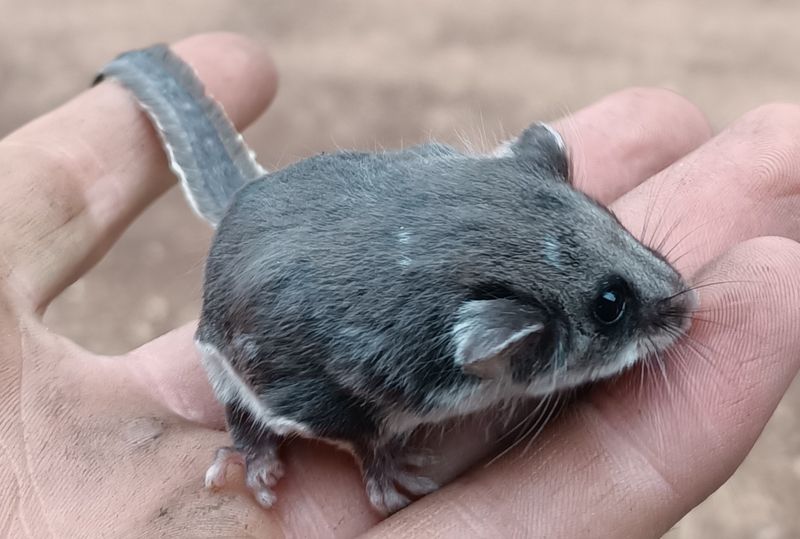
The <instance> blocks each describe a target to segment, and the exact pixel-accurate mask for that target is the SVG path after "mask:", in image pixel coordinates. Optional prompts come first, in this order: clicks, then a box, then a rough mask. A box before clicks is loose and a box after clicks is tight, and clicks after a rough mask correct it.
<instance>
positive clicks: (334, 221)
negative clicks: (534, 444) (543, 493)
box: [98, 45, 696, 513]
mask: <svg viewBox="0 0 800 539" xmlns="http://www.w3.org/2000/svg"><path fill="white" fill-rule="evenodd" d="M104 77H108V78H113V79H116V80H118V81H119V82H120V83H121V84H123V85H124V86H125V87H127V88H128V89H129V90H130V91H132V92H133V94H134V95H135V97H136V99H137V100H138V101H139V103H140V104H141V105H142V106H143V107H144V109H145V110H146V111H147V113H148V114H149V116H150V118H151V119H152V120H153V122H154V123H155V124H156V126H157V128H158V131H159V133H160V136H161V138H162V141H163V143H164V146H165V148H166V151H167V153H168V154H169V160H170V163H171V166H172V169H173V170H174V171H175V173H176V174H177V175H178V176H179V177H180V179H181V184H182V186H183V188H184V190H185V192H186V195H187V197H188V199H189V201H190V203H191V204H192V206H193V207H194V209H195V210H196V211H197V212H198V213H199V214H200V215H201V216H202V217H203V218H205V219H206V220H208V221H209V222H210V223H211V224H212V225H214V226H216V235H215V238H214V240H213V244H212V247H211V252H210V254H209V257H208V261H207V266H206V277H205V286H204V295H203V308H202V315H201V318H200V324H199V328H198V330H197V333H196V343H197V346H198V348H199V350H200V351H201V353H202V357H203V363H204V366H205V368H206V369H207V371H208V374H209V379H210V381H211V384H212V385H213V387H214V391H215V393H216V395H217V397H218V398H219V400H220V401H221V402H222V403H223V404H224V406H225V409H226V415H227V424H228V427H229V431H230V434H231V436H232V439H233V446H232V447H227V448H221V449H220V450H219V451H218V453H217V457H216V459H215V461H214V463H213V464H212V465H211V467H210V468H209V470H208V473H207V474H206V484H207V485H208V486H214V487H220V486H222V485H223V484H224V481H225V471H226V468H227V465H228V464H231V463H234V462H238V463H241V464H243V465H244V466H245V468H246V481H247V485H248V486H249V488H250V489H251V490H252V492H253V493H254V495H255V497H256V499H257V500H258V501H259V503H261V504H262V505H263V506H266V507H269V506H271V505H272V504H273V503H274V502H275V499H276V497H275V493H274V491H273V487H274V485H275V484H276V482H277V481H278V479H279V478H280V477H281V476H282V475H283V467H282V465H281V463H280V460H279V457H278V446H279V444H280V442H281V440H282V439H284V438H285V437H286V436H292V435H300V436H305V437H311V438H319V439H324V440H328V441H331V442H333V443H335V444H337V445H339V446H344V447H346V448H348V449H349V450H350V451H351V452H352V453H353V454H354V455H355V456H356V457H357V459H358V460H359V463H360V465H361V469H362V471H363V476H364V480H365V483H366V490H367V494H368V496H369V499H370V501H371V503H372V504H373V505H374V506H375V507H376V508H377V509H378V510H380V511H382V512H384V513H389V512H393V511H396V510H398V509H400V508H402V507H403V506H405V505H406V504H407V503H409V498H408V496H419V495H423V494H425V493H428V492H430V491H432V490H434V489H435V488H437V485H436V484H434V483H433V482H432V481H431V480H429V479H427V478H425V477H422V476H420V475H419V474H418V473H415V472H414V471H412V466H411V465H412V464H413V460H414V459H413V458H412V457H413V456H412V455H409V454H408V451H406V450H405V449H406V442H407V440H408V437H409V435H410V433H411V432H413V431H414V429H415V428H416V427H418V426H419V425H423V424H430V423H435V422H440V421H443V420H445V419H448V418H452V417H457V416H462V415H465V414H469V413H472V412H475V411H479V410H483V409H486V408H488V407H491V406H494V405H496V404H498V403H499V402H500V401H507V400H510V399H517V398H525V397H537V396H543V395H547V394H550V393H553V392H555V391H559V390H562V389H565V388H571V387H576V386H579V385H582V384H585V383H587V382H591V381H594V380H598V379H603V378H607V377H610V376H614V375H617V374H619V373H620V372H621V371H623V370H625V369H627V368H628V367H630V366H631V365H632V364H634V363H635V362H636V361H637V360H638V359H639V358H641V357H643V356H645V355H646V354H648V353H652V352H655V351H660V350H663V349H665V348H666V347H668V346H669V345H670V344H671V343H672V342H673V341H674V340H675V339H676V337H678V336H680V335H681V334H683V333H684V332H685V331H686V330H687V328H688V325H689V321H688V320H689V316H688V315H689V314H690V312H691V310H692V308H693V305H694V302H695V301H696V299H695V297H694V295H693V293H692V292H691V291H690V290H689V289H688V288H687V286H686V285H685V283H684V281H683V280H682V278H681V276H680V275H679V274H678V273H677V272H676V271H675V270H674V269H673V267H672V266H671V265H670V264H669V263H668V262H667V261H666V260H665V259H664V258H663V257H661V256H659V255H658V254H657V253H655V252H653V251H652V250H651V249H649V248H647V247H645V246H644V245H642V244H641V243H639V242H638V241H637V240H636V239H634V237H633V236H632V235H631V234H630V233H628V232H627V231H626V230H625V229H624V228H623V227H622V226H621V224H620V223H619V222H618V221H617V219H616V218H615V217H614V216H613V215H612V214H611V213H610V212H609V211H608V210H606V209H605V208H604V207H602V206H601V205H599V204H597V203H595V202H594V201H592V200H591V199H590V198H588V197H587V196H586V195H584V194H582V193H580V192H578V191H577V190H575V189H574V188H573V187H572V186H571V185H570V183H569V162H568V158H567V153H566V150H565V148H564V144H563V142H562V140H561V138H560V136H559V135H558V134H556V133H555V132H554V131H553V130H552V129H550V128H549V127H547V126H545V125H543V124H534V125H532V126H531V127H529V128H528V129H527V130H525V131H524V132H523V133H522V134H521V135H520V136H519V137H518V138H517V139H516V140H514V141H512V142H510V143H508V144H506V145H504V146H502V147H501V148H499V149H498V150H497V151H496V152H495V154H493V155H488V156H481V155H465V154H463V153H460V152H458V151H456V150H455V149H453V148H450V147H448V146H445V145H442V144H436V143H432V144H426V145H421V146H416V147H412V148H409V149H406V150H402V151H392V152H383V153H377V154H376V153H362V152H348V151H343V152H338V153H335V154H330V155H318V156H315V157H311V158H309V159H306V160H303V161H301V162H298V163H295V164H294V165H291V166H288V167H286V168H285V169H283V170H279V171H275V172H271V173H267V172H265V171H264V170H263V169H262V168H261V167H260V166H259V165H258V163H257V162H256V161H255V158H254V156H253V154H252V152H250V151H249V149H248V148H247V147H246V145H245V144H244V142H243V141H242V138H241V136H240V135H239V134H238V133H237V132H236V130H235V128H234V127H233V126H232V125H231V123H230V122H229V120H228V119H227V117H226V116H225V114H224V112H223V111H222V109H221V108H220V106H219V105H218V104H217V103H216V102H214V101H213V100H212V99H211V98H210V97H208V96H206V94H205V91H204V89H203V86H202V84H201V83H200V81H199V80H198V79H197V77H196V75H195V74H194V72H193V71H192V69H191V68H190V67H189V66H187V65H186V64H185V63H184V62H183V61H182V60H181V59H179V58H178V57H177V56H176V55H175V54H173V53H172V52H171V51H170V50H169V48H168V47H167V46H165V45H155V46H152V47H149V48H146V49H142V50H138V51H131V52H128V53H125V54H123V55H121V56H119V57H118V58H116V59H115V60H114V61H112V62H111V63H110V64H109V65H108V66H106V68H105V69H104V70H103V71H102V73H101V75H100V76H99V77H98V82H99V81H100V80H102V79H103V78H104Z"/></svg>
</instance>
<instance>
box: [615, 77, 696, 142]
mask: <svg viewBox="0 0 800 539" xmlns="http://www.w3.org/2000/svg"><path fill="white" fill-rule="evenodd" d="M621 93H622V94H623V95H624V96H625V97H626V98H627V99H629V100H630V102H631V105H632V106H633V107H634V108H635V109H637V110H642V109H649V110H651V111H653V114H655V115H657V116H658V117H659V118H660V120H661V121H663V122H669V123H670V124H673V125H676V124H677V126H679V127H681V128H682V129H683V130H684V131H685V130H687V129H688V130H690V131H691V132H692V133H694V134H696V136H697V137H698V138H699V139H702V140H705V139H708V138H709V137H710V136H711V133H712V130H711V123H710V122H709V120H708V117H707V116H706V115H705V113H704V112H703V111H702V110H701V109H700V107H698V106H697V105H696V104H695V103H694V102H692V101H691V100H689V99H688V98H687V97H685V96H683V95H681V94H679V93H678V92H675V91H673V90H670V89H668V88H660V87H655V86H653V87H650V86H635V87H631V88H628V89H626V90H622V92H621ZM660 127H663V126H660ZM684 136H685V133H684Z"/></svg>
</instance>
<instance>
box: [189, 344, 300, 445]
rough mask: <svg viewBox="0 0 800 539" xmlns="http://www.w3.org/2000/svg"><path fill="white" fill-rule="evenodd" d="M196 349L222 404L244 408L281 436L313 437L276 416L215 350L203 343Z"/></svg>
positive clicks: (298, 424) (292, 421)
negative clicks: (234, 403)
mask: <svg viewBox="0 0 800 539" xmlns="http://www.w3.org/2000/svg"><path fill="white" fill-rule="evenodd" d="M195 345H196V346H197V349H198V350H199V351H200V355H201V357H202V361H203V366H204V367H205V369H206V372H207V373H208V378H209V380H210V381H211V386H212V387H213V388H214V393H215V394H216V396H217V399H219V400H220V402H222V403H224V404H230V403H233V402H238V403H239V404H242V405H243V406H244V407H245V408H247V410H248V411H249V412H250V413H251V414H252V415H253V417H254V418H255V419H256V420H258V421H259V422H260V423H261V424H262V425H264V426H265V427H267V428H269V429H270V430H272V431H273V432H274V433H275V434H277V435H279V436H287V435H292V434H294V435H299V436H305V437H313V434H312V432H311V431H310V430H309V428H308V427H306V426H305V425H303V424H301V423H298V422H297V421H294V420H292V419H288V418H285V417H281V416H278V415H275V414H273V413H272V412H271V411H270V409H269V406H268V405H267V403H266V402H264V399H263V398H261V397H259V396H258V395H256V394H255V392H254V391H253V390H252V388H250V386H249V385H247V383H246V382H245V381H244V380H242V378H241V377H240V376H239V374H238V373H237V372H236V371H235V370H234V368H233V367H232V366H231V364H230V363H229V362H228V359H227V358H226V357H225V356H224V355H223V354H222V353H221V352H220V351H219V350H218V349H217V348H216V347H215V346H213V345H211V344H208V343H203V342H200V341H196V342H195Z"/></svg>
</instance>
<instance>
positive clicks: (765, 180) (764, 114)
mask: <svg viewBox="0 0 800 539" xmlns="http://www.w3.org/2000/svg"><path fill="white" fill-rule="evenodd" d="M729 132H730V134H731V135H733V137H734V138H736V139H739V140H740V141H744V143H745V144H746V147H747V148H748V151H747V152H745V154H749V155H750V159H751V163H752V167H753V168H752V176H751V178H750V181H749V182H748V183H749V184H750V185H751V186H752V188H753V189H758V190H759V191H760V193H761V194H762V195H767V196H777V195H781V194H782V193H784V192H786V190H787V189H789V190H794V189H795V188H796V186H797V184H800V105H798V104H793V103H770V104H767V105H762V106H760V107H758V108H756V109H754V110H752V111H750V112H748V113H747V114H745V115H744V116H742V117H741V118H740V119H739V120H738V121H737V122H735V123H734V124H733V125H732V126H731V128H730V131H729ZM740 148H741V146H740Z"/></svg>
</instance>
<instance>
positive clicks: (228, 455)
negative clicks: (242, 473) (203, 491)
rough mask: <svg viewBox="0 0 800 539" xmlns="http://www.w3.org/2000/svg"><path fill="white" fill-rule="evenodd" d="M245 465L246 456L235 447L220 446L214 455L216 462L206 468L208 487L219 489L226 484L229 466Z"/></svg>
mask: <svg viewBox="0 0 800 539" xmlns="http://www.w3.org/2000/svg"><path fill="white" fill-rule="evenodd" d="M230 465H235V466H244V457H243V456H242V454H241V453H239V452H238V451H237V450H236V449H234V448H233V447H220V448H219V449H217V452H216V454H215V456H214V462H212V463H211V466H209V467H208V470H206V478H205V483H206V488H207V489H209V490H219V489H221V488H222V487H224V486H225V483H226V481H227V480H226V476H227V474H228V466H230Z"/></svg>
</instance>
